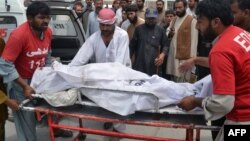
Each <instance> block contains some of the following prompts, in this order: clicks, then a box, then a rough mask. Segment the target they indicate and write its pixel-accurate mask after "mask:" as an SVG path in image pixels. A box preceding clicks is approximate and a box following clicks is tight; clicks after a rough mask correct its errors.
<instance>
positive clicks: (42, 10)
mask: <svg viewBox="0 0 250 141" xmlns="http://www.w3.org/2000/svg"><path fill="white" fill-rule="evenodd" d="M38 14H42V15H49V14H50V8H49V6H48V5H47V4H46V3H44V2H40V1H35V2H32V3H31V4H30V5H29V6H28V8H27V10H26V16H27V17H29V16H31V17H35V16H36V15H38Z"/></svg>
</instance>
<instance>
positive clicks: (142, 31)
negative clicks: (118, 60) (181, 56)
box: [129, 8, 168, 75]
mask: <svg viewBox="0 0 250 141" xmlns="http://www.w3.org/2000/svg"><path fill="white" fill-rule="evenodd" d="M145 18H146V19H145V24H142V25H140V26H138V27H136V29H135V32H134V35H133V38H132V40H131V41H130V45H129V47H130V52H131V53H130V56H131V57H132V56H133V55H134V56H135V61H134V63H133V67H132V68H133V69H135V70H138V71H141V72H144V73H147V74H148V75H153V74H159V67H160V66H161V64H162V63H163V60H164V57H165V55H166V54H167V50H168V47H167V37H166V34H165V32H164V29H163V28H161V27H160V26H158V25H156V18H157V10H156V9H153V8H148V9H146V13H145Z"/></svg>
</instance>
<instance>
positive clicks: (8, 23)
mask: <svg viewBox="0 0 250 141" xmlns="http://www.w3.org/2000/svg"><path fill="white" fill-rule="evenodd" d="M16 27H17V20H16V18H15V17H12V16H0V37H1V38H3V39H4V40H5V42H6V41H7V39H8V38H9V36H10V33H11V32H12V31H13V30H14V29H15V28H16Z"/></svg>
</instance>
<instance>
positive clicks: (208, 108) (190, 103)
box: [178, 94, 235, 120]
mask: <svg viewBox="0 0 250 141" xmlns="http://www.w3.org/2000/svg"><path fill="white" fill-rule="evenodd" d="M234 100H235V98H234V96H233V95H226V94H223V95H218V94H212V96H211V97H207V98H198V97H194V96H187V97H184V98H183V99H182V100H181V101H180V103H179V104H178V106H179V107H180V108H182V109H184V110H187V111H189V110H192V109H194V108H196V107H201V108H203V109H204V113H205V118H206V119H207V120H215V119H219V118H221V117H223V116H225V115H226V114H227V113H229V112H230V111H231V110H232V109H233V107H234Z"/></svg>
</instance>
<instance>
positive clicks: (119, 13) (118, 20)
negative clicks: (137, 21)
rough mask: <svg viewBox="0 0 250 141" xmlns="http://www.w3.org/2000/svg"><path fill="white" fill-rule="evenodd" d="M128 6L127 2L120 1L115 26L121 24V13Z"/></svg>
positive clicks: (126, 0) (125, 0) (124, 0)
mask: <svg viewBox="0 0 250 141" xmlns="http://www.w3.org/2000/svg"><path fill="white" fill-rule="evenodd" d="M127 5H128V0H120V7H119V8H118V9H117V11H116V18H117V21H116V25H119V23H121V22H122V20H123V19H122V11H123V10H125V7H126V6H127Z"/></svg>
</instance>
